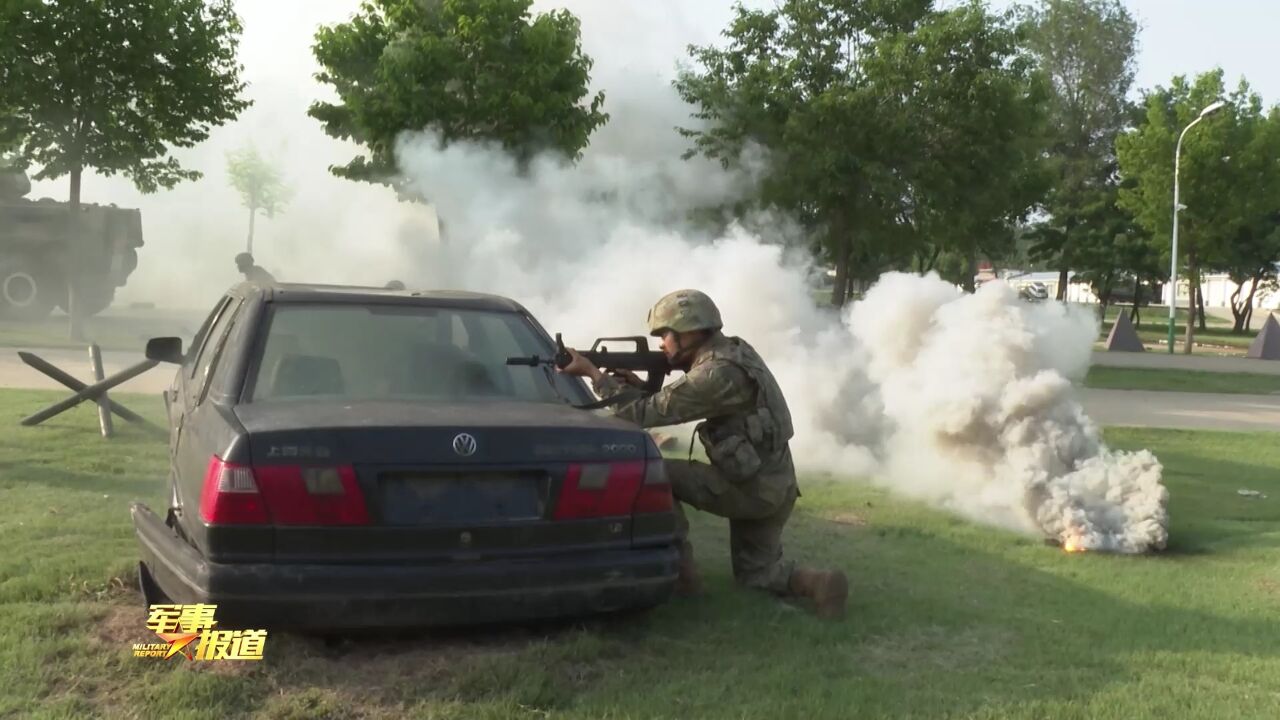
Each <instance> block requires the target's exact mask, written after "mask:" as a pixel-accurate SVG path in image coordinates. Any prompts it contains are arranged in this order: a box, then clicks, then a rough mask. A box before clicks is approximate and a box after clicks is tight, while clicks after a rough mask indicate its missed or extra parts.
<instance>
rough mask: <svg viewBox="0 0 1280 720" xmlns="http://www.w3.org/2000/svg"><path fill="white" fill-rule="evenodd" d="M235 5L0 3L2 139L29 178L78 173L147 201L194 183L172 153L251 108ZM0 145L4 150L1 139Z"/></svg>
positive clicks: (162, 0) (71, 0)
mask: <svg viewBox="0 0 1280 720" xmlns="http://www.w3.org/2000/svg"><path fill="white" fill-rule="evenodd" d="M239 33H240V21H239V19H238V18H237V17H236V14H235V12H234V11H233V9H232V2H231V0H113V2H85V1H84V0H48V1H45V0H7V1H6V2H5V3H3V4H0V47H3V48H5V50H4V51H0V52H3V55H2V56H0V57H3V60H4V61H3V62H0V107H2V108H7V109H8V112H6V113H3V114H0V141H3V140H17V141H18V142H19V150H18V153H19V155H20V156H21V158H22V160H23V162H26V163H32V164H34V165H36V166H38V167H39V169H38V170H37V171H36V172H35V174H34V177H35V179H37V180H44V179H50V178H58V177H62V176H64V175H71V176H72V201H73V203H74V202H78V200H79V197H78V190H79V177H80V174H81V173H82V171H83V170H84V169H85V168H93V169H94V170H96V171H97V172H98V173H100V174H103V175H115V174H119V173H123V174H124V175H126V176H127V177H129V179H131V180H132V181H133V182H134V184H136V185H137V186H138V188H139V189H140V190H142V191H143V192H154V191H155V190H157V189H159V188H168V187H172V186H173V185H175V184H177V183H178V182H180V181H182V180H190V179H194V178H198V177H200V173H199V172H198V171H196V170H190V169H185V168H183V167H182V166H181V165H180V164H179V162H178V161H177V159H176V158H174V157H172V156H170V155H169V148H171V147H180V148H185V147H192V146H194V145H195V144H197V143H199V142H201V141H203V140H205V139H206V138H207V137H208V135H209V131H210V129H212V128H213V127H216V126H218V125H222V124H224V123H226V122H228V121H230V120H232V119H234V118H235V117H236V116H237V115H238V114H239V113H240V111H242V110H243V109H244V108H245V107H247V106H248V104H249V103H248V102H247V101H245V100H242V99H241V98H240V93H241V91H242V90H243V88H244V84H243V83H242V82H241V81H240V72H241V67H240V65H239V64H238V61H237V60H236V48H237V46H238V42H239ZM0 144H3V143H2V142H0Z"/></svg>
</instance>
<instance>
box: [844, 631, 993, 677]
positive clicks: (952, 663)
mask: <svg viewBox="0 0 1280 720" xmlns="http://www.w3.org/2000/svg"><path fill="white" fill-rule="evenodd" d="M1013 641H1014V637H1013V635H1012V634H1011V633H1009V632H1007V631H1003V630H998V629H996V628H967V629H963V630H953V629H948V628H941V627H936V626H935V627H921V628H911V629H909V630H906V631H904V632H901V633H896V634H893V635H885V636H881V637H879V638H875V639H873V640H871V641H870V642H868V643H867V644H865V645H863V646H862V647H861V648H859V650H858V652H857V655H858V658H857V660H858V664H859V665H860V666H861V667H862V668H864V669H865V670H866V671H867V672H869V673H871V674H873V675H903V674H907V675H919V674H928V673H935V672H948V671H955V670H961V669H964V668H967V667H975V666H981V665H986V664H989V663H994V662H996V661H998V660H999V658H1000V657H1001V656H1003V655H1004V654H1005V653H1006V652H1007V651H1008V650H1009V649H1010V648H1011V647H1012V645H1013Z"/></svg>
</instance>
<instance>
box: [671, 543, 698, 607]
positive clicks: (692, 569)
mask: <svg viewBox="0 0 1280 720" xmlns="http://www.w3.org/2000/svg"><path fill="white" fill-rule="evenodd" d="M676 594H677V595H681V596H684V597H693V596H695V595H701V594H702V574H701V573H699V572H698V565H697V563H695V562H694V561H693V543H691V542H689V541H688V540H685V541H684V542H683V543H681V545H680V574H679V575H678V576H676Z"/></svg>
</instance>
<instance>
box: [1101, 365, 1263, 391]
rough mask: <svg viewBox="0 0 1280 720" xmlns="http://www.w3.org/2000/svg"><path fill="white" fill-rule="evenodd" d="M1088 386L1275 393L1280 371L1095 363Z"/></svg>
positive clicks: (1108, 388) (1126, 388)
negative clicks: (1231, 371)
mask: <svg viewBox="0 0 1280 720" xmlns="http://www.w3.org/2000/svg"><path fill="white" fill-rule="evenodd" d="M1084 385H1085V387H1091V388H1098V389H1102V390H1162V391H1169V392H1198V393H1230V394H1240V395H1271V394H1275V393H1280V375H1263V374H1259V373H1223V372H1207V371H1203V370H1160V369H1152V368H1123V367H1107V366H1103V365H1094V366H1093V367H1090V368H1089V374H1088V375H1086V376H1085V379H1084Z"/></svg>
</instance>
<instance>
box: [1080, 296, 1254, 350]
mask: <svg viewBox="0 0 1280 720" xmlns="http://www.w3.org/2000/svg"><path fill="white" fill-rule="evenodd" d="M1121 311H1124V312H1128V311H1129V307H1128V306H1120V307H1117V306H1112V307H1109V308H1107V315H1106V318H1105V319H1104V320H1103V322H1102V332H1101V340H1102V341H1104V342H1105V341H1106V339H1107V335H1109V334H1110V333H1111V326H1112V325H1113V324H1115V319H1116V316H1117V315H1118V314H1119V313H1120V312H1121ZM1139 319H1140V323H1139V325H1138V326H1137V327H1136V328H1135V329H1136V330H1137V331H1138V339H1139V340H1141V341H1142V342H1143V344H1145V345H1157V344H1163V343H1165V342H1167V341H1168V340H1169V309H1168V308H1167V307H1146V308H1142V313H1141V317H1140V318H1139ZM1266 321H1267V312H1266V311H1255V312H1254V315H1253V322H1252V323H1251V328H1252V329H1251V330H1249V331H1248V332H1245V333H1242V334H1239V335H1237V334H1235V333H1233V332H1232V331H1231V325H1232V323H1231V320H1230V319H1223V318H1220V317H1216V316H1214V315H1208V316H1207V317H1206V318H1205V329H1204V330H1201V329H1200V326H1199V325H1197V326H1196V332H1195V345H1196V346H1199V347H1203V348H1206V349H1217V350H1224V351H1227V352H1229V353H1233V354H1234V353H1240V352H1243V351H1245V350H1248V349H1249V344H1250V343H1252V342H1253V338H1254V337H1255V336H1257V334H1258V330H1260V329H1261V328H1262V324H1263V323H1265V322H1266ZM1176 323H1177V324H1176V330H1177V334H1176V336H1175V337H1176V338H1177V343H1178V345H1181V344H1182V342H1183V339H1184V338H1185V337H1186V332H1187V312H1186V311H1185V310H1178V311H1176Z"/></svg>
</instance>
